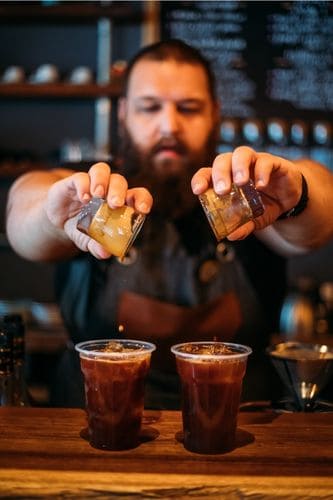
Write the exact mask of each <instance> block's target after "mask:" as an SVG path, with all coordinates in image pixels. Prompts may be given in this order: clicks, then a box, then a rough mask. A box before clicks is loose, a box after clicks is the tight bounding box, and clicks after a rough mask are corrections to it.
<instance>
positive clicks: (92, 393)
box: [75, 340, 155, 450]
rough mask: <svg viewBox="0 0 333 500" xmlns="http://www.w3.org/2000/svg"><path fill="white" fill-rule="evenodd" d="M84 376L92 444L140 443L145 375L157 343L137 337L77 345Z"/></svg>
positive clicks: (120, 447) (130, 445)
mask: <svg viewBox="0 0 333 500" xmlns="http://www.w3.org/2000/svg"><path fill="white" fill-rule="evenodd" d="M75 348H76V350H77V351H78V352H79V353H80V362H81V369H82V373H83V376H84V383H85V395H86V409H87V416H88V430H89V440H90V443H91V445H92V446H94V447H96V448H102V449H107V450H125V449H130V448H135V447H136V446H138V444H139V438H140V428H141V420H142V413H143V405H144V384H145V377H146V375H147V372H148V370H149V365H150V357H151V353H152V352H153V351H154V349H155V346H154V344H151V343H149V342H141V341H136V340H135V341H134V340H95V341H88V342H81V343H80V344H77V345H76V346H75Z"/></svg>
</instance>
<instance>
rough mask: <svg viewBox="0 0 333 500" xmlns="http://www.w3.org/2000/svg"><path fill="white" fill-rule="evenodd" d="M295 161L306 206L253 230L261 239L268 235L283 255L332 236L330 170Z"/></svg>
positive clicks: (316, 164) (310, 247)
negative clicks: (302, 179)
mask: <svg viewBox="0 0 333 500" xmlns="http://www.w3.org/2000/svg"><path fill="white" fill-rule="evenodd" d="M295 163H297V166H298V167H299V169H300V171H301V172H302V174H303V175H304V177H305V179H306V181H307V185H308V202H307V206H306V208H305V209H304V211H303V212H302V213H300V214H299V215H297V216H295V217H289V218H286V219H282V220H277V221H276V222H275V223H274V224H273V225H272V226H271V227H270V228H267V230H263V231H259V232H258V233H257V234H258V236H259V237H261V239H266V237H268V238H269V239H270V240H271V245H272V246H273V247H275V249H276V250H278V251H280V252H282V253H284V254H286V255H288V254H289V255H290V254H295V253H301V252H304V251H309V250H312V249H315V248H318V247H320V246H321V245H323V244H325V243H327V242H328V241H329V240H330V239H331V238H332V237H333V176H332V173H331V172H329V170H328V169H327V168H325V167H323V166H322V165H319V164H318V163H315V162H313V161H311V160H300V161H297V162H295ZM260 233H262V234H261V235H260Z"/></svg>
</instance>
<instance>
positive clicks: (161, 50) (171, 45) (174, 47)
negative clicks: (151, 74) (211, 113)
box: [123, 38, 216, 101]
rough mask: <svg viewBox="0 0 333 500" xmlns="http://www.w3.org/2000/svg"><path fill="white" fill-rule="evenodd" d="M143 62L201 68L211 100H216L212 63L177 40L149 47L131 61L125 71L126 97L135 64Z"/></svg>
mask: <svg viewBox="0 0 333 500" xmlns="http://www.w3.org/2000/svg"><path fill="white" fill-rule="evenodd" d="M142 60H148V61H167V60H174V61H177V62H181V63H189V64H196V65H199V66H201V67H202V69H203V70H204V72H205V74H206V76H207V82H208V90H209V93H210V95H211V98H212V100H213V101H214V100H216V88H215V86H216V81H215V75H214V72H213V70H212V67H211V65H210V62H209V61H208V59H206V58H205V57H204V56H203V55H202V53H201V52H200V51H199V50H198V49H196V48H195V47H192V46H191V45H188V44H187V43H185V42H183V41H182V40H178V39H175V38H174V39H169V40H165V41H161V42H157V43H153V44H152V45H147V46H145V47H143V48H142V49H141V50H140V51H139V52H138V53H137V54H136V55H135V56H134V57H133V58H132V59H131V61H130V62H129V64H128V66H127V68H126V71H125V77H124V87H123V93H124V95H126V94H127V91H128V82H129V79H130V76H131V73H132V70H133V68H134V66H135V64H136V63H137V62H139V61H142Z"/></svg>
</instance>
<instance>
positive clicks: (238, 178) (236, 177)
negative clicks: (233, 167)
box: [234, 172, 244, 182]
mask: <svg viewBox="0 0 333 500" xmlns="http://www.w3.org/2000/svg"><path fill="white" fill-rule="evenodd" d="M243 180H244V175H243V173H242V172H236V173H235V175H234V181H235V182H242V181H243Z"/></svg>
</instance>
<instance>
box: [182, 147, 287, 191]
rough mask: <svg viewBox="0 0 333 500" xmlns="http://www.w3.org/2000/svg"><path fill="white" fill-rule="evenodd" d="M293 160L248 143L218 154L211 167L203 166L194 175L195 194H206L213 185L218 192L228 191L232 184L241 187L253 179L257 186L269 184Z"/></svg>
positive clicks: (283, 171) (192, 183)
mask: <svg viewBox="0 0 333 500" xmlns="http://www.w3.org/2000/svg"><path fill="white" fill-rule="evenodd" d="M290 168H292V163H291V162H289V161H288V160H284V159H283V158H280V157H278V156H274V155H271V154H269V153H258V152H256V151H254V150H253V149H251V148H249V147H247V146H240V147H238V148H236V149H235V150H234V151H233V152H230V153H223V154H220V155H218V156H217V157H216V158H215V160H214V162H213V165H212V168H201V169H200V170H198V171H197V172H196V173H195V174H194V176H193V178H192V182H191V185H192V190H193V192H194V194H201V193H203V192H204V191H205V190H206V189H207V188H208V187H209V186H210V185H211V186H212V187H213V188H214V190H215V192H216V193H218V194H222V195H223V194H226V193H228V192H229V191H230V189H231V183H232V182H233V183H235V184H237V185H239V186H242V185H244V184H246V183H247V182H248V181H249V179H250V178H251V179H253V180H254V182H255V185H256V187H257V188H263V187H266V186H267V185H268V184H269V182H270V179H271V176H272V173H273V172H274V175H275V176H278V174H279V173H280V174H281V176H282V175H285V174H286V172H287V170H288V169H290Z"/></svg>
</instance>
